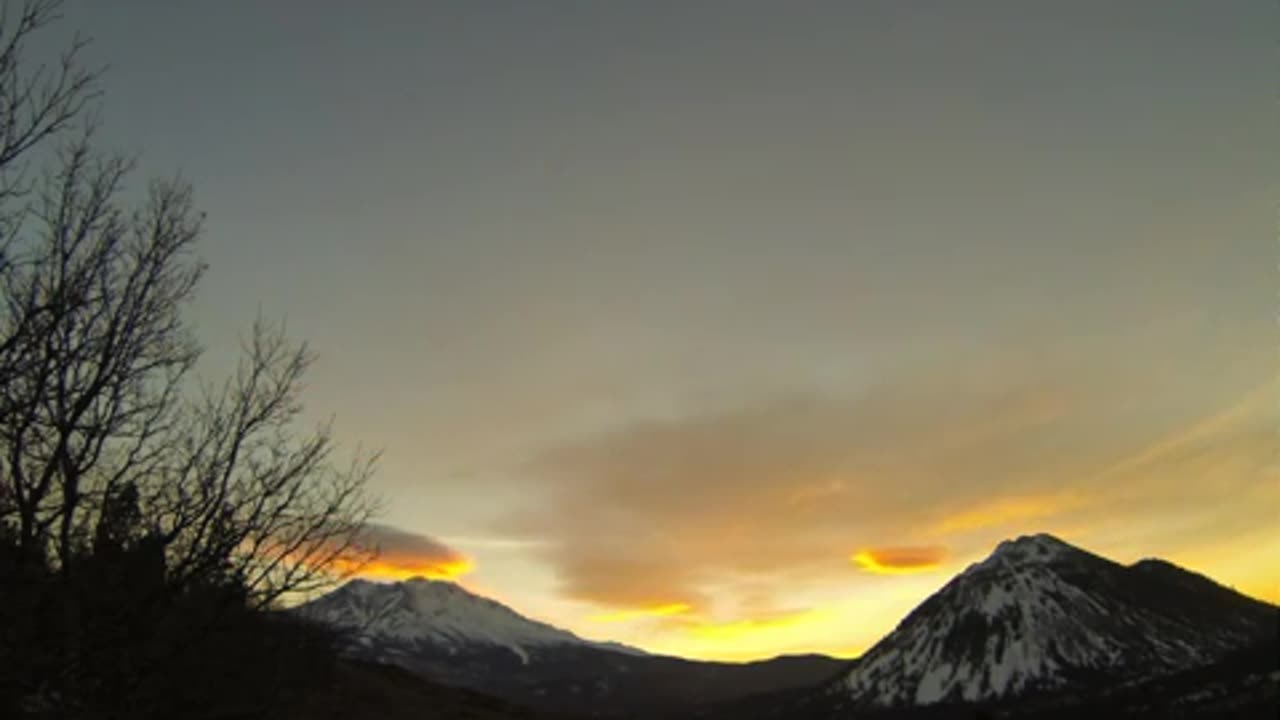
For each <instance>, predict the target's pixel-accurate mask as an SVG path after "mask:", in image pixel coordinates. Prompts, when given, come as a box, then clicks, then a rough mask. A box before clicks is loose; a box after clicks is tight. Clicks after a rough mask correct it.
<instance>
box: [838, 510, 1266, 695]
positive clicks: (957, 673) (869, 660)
mask: <svg viewBox="0 0 1280 720" xmlns="http://www.w3.org/2000/svg"><path fill="white" fill-rule="evenodd" d="M1168 567H1169V568H1172V570H1161V572H1162V573H1167V574H1169V576H1170V577H1168V578H1166V579H1165V580H1163V581H1162V582H1164V583H1165V584H1166V585H1169V584H1172V583H1177V585H1175V586H1178V587H1180V586H1186V587H1189V588H1191V589H1192V590H1194V591H1195V593H1194V594H1197V595H1200V596H1203V597H1183V598H1179V597H1169V596H1170V595H1175V596H1176V595H1178V594H1179V593H1176V592H1174V593H1169V592H1161V591H1160V590H1159V589H1157V591H1155V592H1152V591H1151V588H1150V586H1151V583H1150V582H1149V581H1151V580H1152V571H1151V568H1150V567H1145V568H1143V569H1142V570H1141V571H1135V570H1133V569H1131V568H1125V567H1124V566H1121V565H1118V564H1116V563H1113V562H1111V561H1109V560H1105V559H1103V558H1101V557H1098V556H1096V555H1092V554H1090V553H1087V552H1085V551H1083V550H1080V549H1078V548H1075V547H1072V546H1071V545H1068V544H1067V543H1064V542H1062V541H1061V540H1058V539H1056V538H1054V537H1052V536H1049V535H1033V536H1026V537H1021V538H1018V539H1016V540H1009V541H1005V542H1003V543H1001V544H1000V545H999V546H998V547H997V548H996V550H995V551H994V552H993V553H992V554H991V555H990V556H989V557H988V558H987V559H985V560H983V561H982V562H979V563H976V564H974V565H972V566H970V567H969V568H968V569H966V570H965V571H964V572H963V573H961V574H960V575H959V576H957V577H956V578H954V579H953V580H952V581H951V582H950V583H948V584H947V585H946V586H945V587H944V588H943V589H942V590H940V591H939V592H938V593H937V594H935V595H934V596H933V597H931V598H929V599H928V600H926V601H925V602H924V603H922V604H921V605H920V607H918V608H916V610H914V611H913V612H912V613H911V614H910V615H908V616H907V617H906V619H904V620H903V621H902V623H901V624H900V625H899V626H898V627H897V629H895V630H894V631H893V632H892V633H890V635H888V636H887V637H886V638H884V639H883V640H882V641H881V642H880V643H878V644H877V645H875V646H874V647H873V648H872V649H871V650H870V651H869V652H868V653H867V654H866V655H865V656H863V658H862V659H861V660H859V661H858V663H857V664H856V665H855V667H854V668H853V669H852V670H851V671H850V673H849V674H848V675H847V676H846V677H845V678H844V680H843V681H842V682H841V683H839V684H838V685H837V686H836V688H835V691H836V692H840V693H848V694H850V695H851V696H852V698H853V700H854V702H855V703H856V704H858V705H870V706H880V707H887V706H902V705H910V704H915V705H928V704H934V703H939V702H944V701H949V702H954V701H968V702H974V701H987V700H995V699H1002V698H1006V697H1009V696H1013V695H1018V694H1022V693H1029V692H1034V691H1040V690H1054V689H1058V688H1062V687H1066V686H1067V685H1068V684H1070V683H1072V682H1077V681H1082V680H1088V679H1090V678H1104V677H1116V676H1126V675H1132V674H1134V673H1149V674H1154V673H1159V672H1168V671H1170V670H1173V669H1178V668H1186V667H1192V666H1195V665H1197V664H1200V663H1204V662H1209V661H1211V660H1212V659H1214V658H1216V657H1218V656H1220V655H1221V654H1222V653H1224V652H1227V651H1229V650H1231V649H1232V648H1235V647H1238V646H1239V645H1240V644H1241V643H1243V642H1246V641H1247V640H1248V639H1249V638H1250V636H1251V633H1253V632H1256V631H1257V628H1258V627H1259V623H1263V622H1265V621H1266V620H1265V612H1266V610H1265V609H1264V607H1265V606H1263V605H1262V604H1260V603H1256V602H1255V601H1252V600H1249V599H1248V598H1244V597H1243V596H1238V595H1235V594H1234V593H1231V592H1230V591H1227V590H1225V589H1224V588H1221V587H1220V586H1216V585H1214V584H1212V583H1210V582H1208V581H1207V580H1206V579H1199V580H1188V579H1187V578H1197V577H1198V576H1194V575H1193V574H1191V573H1186V571H1182V570H1180V569H1177V568H1174V567H1173V566H1168ZM1174 574H1177V577H1174ZM1183 576H1186V577H1183ZM1188 583H1190V584H1188ZM1202 585H1203V586H1202ZM1161 587H1163V586H1161ZM1191 594H1193V593H1190V592H1189V593H1187V595H1191ZM1202 599H1203V600H1206V601H1207V604H1208V605H1211V606H1213V607H1214V611H1215V612H1217V615H1214V616H1212V617H1216V618H1219V620H1218V621H1216V622H1214V621H1211V620H1210V621H1206V620H1205V617H1204V616H1203V608H1200V607H1199V606H1200V605H1205V604H1206V603H1205V602H1201V600H1202ZM1188 603H1189V604H1190V605H1188ZM1188 607H1191V608H1193V609H1191V610H1188V609H1187V608H1188ZM1197 613H1200V614H1197Z"/></svg>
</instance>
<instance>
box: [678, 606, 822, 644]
mask: <svg viewBox="0 0 1280 720" xmlns="http://www.w3.org/2000/svg"><path fill="white" fill-rule="evenodd" d="M826 616H827V613H824V612H822V611H820V610H804V611H801V612H796V613H789V614H786V615H779V616H777V617H765V618H747V619H744V620H732V621H729V622H699V623H696V624H694V625H691V626H690V627H689V629H688V631H689V633H690V634H691V635H693V636H694V637H696V638H698V639H701V640H712V641H717V642H739V641H741V640H743V639H744V638H746V637H747V636H749V635H750V636H757V637H758V636H761V635H763V634H767V633H777V632H779V631H785V630H789V629H792V628H797V627H800V626H803V625H808V624H811V623H813V622H814V621H817V620H821V619H824V618H825V617H826Z"/></svg>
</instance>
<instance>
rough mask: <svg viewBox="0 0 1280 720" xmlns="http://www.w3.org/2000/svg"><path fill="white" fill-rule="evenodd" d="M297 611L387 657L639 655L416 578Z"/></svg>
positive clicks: (359, 584)
mask: <svg viewBox="0 0 1280 720" xmlns="http://www.w3.org/2000/svg"><path fill="white" fill-rule="evenodd" d="M298 611H299V612H300V613H301V614H302V615H303V616H305V617H308V618H310V619H313V620H317V621H320V622H322V623H324V624H326V625H328V626H330V627H333V628H336V629H337V630H339V631H341V632H344V633H346V634H348V635H349V636H350V637H351V640H352V641H353V642H355V643H358V644H359V645H361V646H363V647H365V648H381V649H382V650H383V651H384V652H383V654H390V655H394V654H397V653H401V654H402V653H406V652H408V653H414V652H421V651H422V650H424V649H431V650H434V651H437V652H444V653H446V654H449V655H457V654H459V653H462V652H473V651H476V650H488V649H494V648H501V649H504V650H507V651H510V652H511V653H512V654H514V655H515V656H516V657H517V658H519V660H520V661H521V662H522V663H527V662H529V660H530V657H531V656H532V655H533V654H535V653H536V652H537V651H538V650H540V649H545V648H549V647H556V646H579V647H597V648H608V649H610V650H614V651H618V652H624V653H640V652H641V651H640V650H636V649H634V648H629V647H627V646H624V645H618V644H614V643H595V642H591V641H588V640H584V639H582V638H580V637H578V636H577V635H574V634H573V633H571V632H569V631H568V630H561V629H559V628H556V627H552V626H551V625H547V624H546V623H541V622H538V621H536V620H530V619H529V618H527V617H524V616H523V615H521V614H519V613H517V612H515V611H514V610H512V609H511V608H509V607H507V606H505V605H502V604H501V603H498V602H495V601H493V600H490V599H488V598H485V597H481V596H479V595H475V594H473V593H470V592H468V591H466V590H464V589H463V588H462V587H459V586H458V585H456V584H454V583H451V582H444V581H439V580H426V579H423V578H413V579H411V580H406V581H404V582H397V583H376V582H370V581H367V580H352V581H351V582H348V583H347V584H346V585H343V586H342V587H341V588H339V589H337V590H336V591H334V592H332V593H329V594H328V595H325V596H323V597H321V598H319V599H317V600H314V601H312V602H310V603H307V604H305V605H303V606H302V607H300V608H299V610H298Z"/></svg>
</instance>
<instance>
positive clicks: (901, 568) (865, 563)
mask: <svg viewBox="0 0 1280 720" xmlns="http://www.w3.org/2000/svg"><path fill="white" fill-rule="evenodd" d="M851 559H852V561H853V562H854V563H855V564H856V565H857V566H858V567H860V568H862V569H863V570H866V571H867V572H872V573H877V574H880V575H907V574H912V573H922V572H932V571H934V570H937V569H938V567H939V566H940V565H941V564H942V561H943V560H946V559H947V549H946V548H944V547H941V546H938V545H931V546H927V547H890V548H867V549H865V550H860V551H858V552H857V553H855V554H854V555H853V557H852V558H851Z"/></svg>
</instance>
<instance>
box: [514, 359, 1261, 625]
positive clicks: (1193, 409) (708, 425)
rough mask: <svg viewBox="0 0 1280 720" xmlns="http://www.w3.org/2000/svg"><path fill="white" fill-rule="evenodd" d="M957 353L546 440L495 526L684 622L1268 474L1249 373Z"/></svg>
mask: <svg viewBox="0 0 1280 720" xmlns="http://www.w3.org/2000/svg"><path fill="white" fill-rule="evenodd" d="M957 365H959V367H958V368H951V367H947V368H932V369H928V370H913V371H911V372H906V371H903V372H901V373H899V374H897V375H888V376H885V377H884V378H883V379H882V381H881V382H880V383H878V384H874V385H871V386H869V387H866V388H864V389H863V390H861V391H859V392H849V393H843V394H837V393H817V392H778V393H772V394H765V395H762V396H761V397H758V398H756V399H755V400H754V401H753V402H749V403H747V404H744V405H741V406H738V407H728V408H724V407H722V408H718V409H710V410H707V411H705V412H700V413H699V412H693V413H690V414H687V415H685V416H674V417H666V418H662V419H652V418H651V419H642V420H636V421H634V422H631V423H628V424H623V425H620V426H617V427H614V428H612V429H610V430H607V431H604V432H600V433H597V434H594V435H590V436H583V437H579V438H577V439H574V440H571V441H569V442H565V443H562V444H559V445H556V446H554V447H550V448H547V449H546V450H545V451H543V452H541V453H539V454H538V455H537V457H536V458H535V459H534V460H533V461H532V462H530V463H529V464H528V465H527V466H526V467H524V468H522V470H523V473H522V474H523V476H524V477H526V478H527V480H528V482H529V483H530V485H531V492H529V493H528V495H527V497H528V498H529V501H528V505H527V506H526V507H524V508H522V509H521V510H520V511H519V512H517V513H513V514H512V515H511V516H508V517H505V518H503V527H504V528H505V529H506V530H507V531H508V532H513V533H517V534H518V535H519V536H521V537H533V538H539V539H541V540H543V541H544V544H543V545H542V546H540V548H539V549H538V551H537V552H539V553H540V554H541V556H542V557H543V558H544V559H545V560H546V561H547V562H548V563H549V565H550V567H551V568H552V570H553V572H554V573H555V576H556V579H557V581H558V587H559V590H560V592H561V594H562V595H563V596H565V597H568V598H571V599H574V600H579V601H584V602H587V603H590V604H592V605H594V606H596V607H598V608H600V610H601V614H606V615H608V614H610V613H612V614H615V615H618V616H621V617H643V616H644V613H646V612H651V611H652V610H653V609H654V608H660V607H671V606H675V605H685V606H688V607H689V608H690V610H689V611H688V613H687V615H680V616H677V617H690V618H692V617H697V618H712V617H717V616H721V615H724V614H725V608H724V607H723V606H724V605H725V604H726V603H727V602H728V603H732V599H733V598H739V597H742V596H744V595H746V594H747V593H749V592H755V591H756V589H758V588H760V587H761V586H766V587H773V588H788V587H796V586H805V587H808V586H811V585H812V584H814V583H845V584H846V590H845V592H857V590H856V585H857V583H859V582H866V580H865V578H864V575H865V573H859V572H857V569H856V568H853V567H850V558H849V549H850V548H861V549H863V551H864V552H865V553H866V554H865V555H863V556H862V559H863V561H864V562H857V561H855V562H856V563H857V567H861V568H862V569H863V570H869V571H872V572H875V571H880V572H885V571H906V570H908V569H919V570H923V569H924V568H926V567H936V568H937V569H939V570H945V569H946V568H947V567H948V564H949V563H951V562H960V561H963V560H965V559H968V558H971V557H973V556H975V555H977V554H981V553H984V552H986V551H987V550H989V549H990V548H991V547H992V546H993V545H994V544H995V542H996V541H998V540H999V539H1002V538H1004V537H1008V536H1011V535H1015V534H1019V533H1021V532H1025V531H1029V530H1044V531H1049V532H1055V531H1056V532H1062V530H1063V528H1065V527H1072V528H1082V529H1083V532H1086V533H1087V532H1091V531H1092V529H1093V528H1098V527H1103V526H1104V525H1105V524H1106V523H1107V522H1111V521H1113V520H1114V519H1117V518H1130V519H1131V518H1132V516H1133V514H1134V513H1135V512H1140V508H1144V505H1143V503H1142V499H1143V498H1145V499H1146V500H1148V501H1150V502H1149V503H1148V504H1147V505H1146V506H1145V507H1147V508H1149V507H1151V506H1152V504H1154V503H1165V502H1166V500H1167V507H1162V510H1161V512H1182V513H1192V514H1196V513H1200V514H1203V513H1204V512H1205V511H1206V507H1207V505H1206V503H1205V502H1204V499H1203V495H1205V494H1206V493H1204V492H1201V491H1200V490H1199V489H1197V488H1198V487H1199V485H1198V479H1197V478H1194V477H1191V476H1188V475H1187V474H1186V473H1185V472H1183V471H1182V470H1180V468H1195V469H1196V470H1197V471H1200V470H1202V471H1203V472H1204V473H1205V477H1212V478H1213V482H1214V484H1213V488H1212V489H1213V493H1214V495H1215V496H1216V497H1219V498H1223V497H1231V496H1232V494H1233V493H1236V494H1238V493H1239V491H1240V490H1241V489H1242V488H1243V487H1246V486H1247V485H1248V484H1249V483H1256V482H1257V480H1258V477H1259V476H1258V475H1257V473H1256V472H1249V473H1244V474H1241V475H1232V474H1230V473H1228V472H1227V470H1232V469H1247V468H1249V467H1252V465H1253V464H1254V462H1253V454H1256V453H1257V451H1258V450H1257V449H1258V448H1261V447H1263V445H1264V443H1263V440H1265V439H1266V438H1265V437H1264V436H1263V435H1258V434H1257V433H1258V432H1260V431H1259V430H1257V429H1258V428H1267V427H1274V423H1271V424H1270V425H1268V419H1267V416H1266V412H1267V411H1268V408H1269V407H1270V406H1267V405H1263V404H1260V403H1254V404H1250V405H1248V407H1247V408H1246V409H1245V410H1241V411H1238V412H1228V413H1225V414H1224V415H1223V417H1222V418H1219V417H1218V415H1219V414H1220V410H1219V408H1221V407H1224V406H1227V405H1228V404H1229V403H1230V398H1232V397H1233V396H1238V395H1239V394H1240V392H1241V391H1240V388H1239V386H1233V385H1230V384H1227V385H1215V384H1214V382H1213V381H1211V380H1208V379H1206V381H1205V383H1203V384H1201V385H1197V386H1195V387H1194V388H1192V389H1191V390H1190V391H1187V392H1174V390H1176V389H1177V387H1178V383H1180V382H1181V381H1182V378H1179V377H1170V376H1168V375H1166V374H1164V373H1163V372H1161V371H1160V370H1159V368H1157V369H1148V368H1140V369H1135V370H1134V371H1133V372H1127V371H1122V370H1117V369H1106V368H1101V369H1100V368H1099V367H1097V366H1092V365H1089V364H1088V363H1086V362H1083V361H1082V363H1081V364H1080V365H1069V364H1062V363H1057V364H1049V363H1047V361H1040V360H1034V359H1033V360H1027V359H1026V358H1023V359H1022V360H1021V361H1019V362H1010V363H996V362H990V363H970V364H968V365H963V364H960V363H957ZM1233 393H1234V395H1233ZM1224 397H1225V398H1227V400H1226V401H1224V400H1223V398H1224ZM1260 413H1261V415H1260ZM1206 418H1210V420H1206ZM1188 436H1189V437H1190V438H1191V439H1187V437H1188ZM1273 440H1274V436H1272V437H1271V441H1272V442H1273ZM1152 448H1157V449H1158V452H1156V451H1153V450H1151V449H1152ZM1250 448H1252V449H1250ZM1241 453H1248V454H1247V455H1242V454H1241ZM1174 459H1177V460H1178V462H1174V461H1173V460H1174ZM1114 468H1120V469H1118V470H1115V469H1114ZM1156 471H1159V472H1158V473H1157V472H1156ZM1064 488H1066V490H1064ZM1126 492H1129V493H1135V495H1134V496H1133V497H1126V495H1125V493H1126ZM1121 498H1125V501H1124V502H1120V501H1119V499H1121ZM1141 511H1142V512H1145V510H1141ZM1215 522H1216V521H1215ZM886 538H892V539H893V541H894V543H895V545H894V546H887V544H886V543H885V539H886ZM1079 539H1080V541H1082V542H1083V541H1085V540H1086V538H1083V537H1082V538H1079ZM899 544H900V545H899ZM937 546H947V547H948V548H949V549H950V553H949V554H947V555H942V554H941V553H934V552H933V550H935V549H936V547H937ZM912 548H914V549H917V550H918V549H922V548H923V549H929V551H930V552H920V553H918V554H917V555H915V556H912V555H911V554H910V553H906V552H905V551H904V549H912ZM860 578H862V579H860ZM766 601H767V598H766ZM765 604H767V602H766V603H765ZM627 613H634V615H627ZM747 617H754V616H753V615H747Z"/></svg>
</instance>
